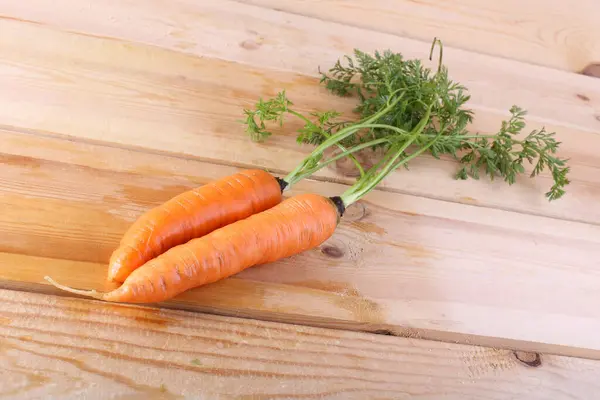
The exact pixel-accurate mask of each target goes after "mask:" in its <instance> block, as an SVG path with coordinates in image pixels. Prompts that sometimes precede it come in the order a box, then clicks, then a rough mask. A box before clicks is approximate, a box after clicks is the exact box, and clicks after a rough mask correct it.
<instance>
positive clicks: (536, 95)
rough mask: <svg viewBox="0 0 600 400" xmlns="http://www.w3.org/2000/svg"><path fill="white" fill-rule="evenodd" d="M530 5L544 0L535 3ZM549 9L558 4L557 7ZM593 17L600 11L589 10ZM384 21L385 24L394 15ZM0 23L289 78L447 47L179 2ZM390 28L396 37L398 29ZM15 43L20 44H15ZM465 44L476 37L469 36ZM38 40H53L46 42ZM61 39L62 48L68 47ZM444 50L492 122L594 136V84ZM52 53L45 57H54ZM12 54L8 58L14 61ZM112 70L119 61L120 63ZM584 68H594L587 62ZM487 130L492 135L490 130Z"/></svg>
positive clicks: (490, 41) (58, 9) (30, 14)
mask: <svg viewBox="0 0 600 400" xmlns="http://www.w3.org/2000/svg"><path fill="white" fill-rule="evenodd" d="M260 1H265V4H271V3H270V0H257V2H260ZM461 1H462V2H465V1H469V0H461ZM538 1H542V0H536V2H538ZM577 1H579V2H581V1H593V0H577ZM381 2H382V0H378V2H375V3H374V4H375V7H373V8H371V6H370V5H369V7H360V6H357V5H354V7H357V8H358V9H359V10H360V12H362V10H361V8H368V9H370V11H369V12H366V13H365V15H366V20H371V21H373V19H372V18H370V13H375V12H377V11H378V9H377V5H381ZM552 2H553V3H556V0H552ZM295 3H298V1H295V2H286V4H287V5H286V6H282V5H279V6H278V8H286V7H290V9H291V10H292V11H294V12H297V11H298V10H297V9H295V8H294V7H295V6H294V4H295ZM405 3H408V1H405ZM421 3H422V2H417V3H415V2H411V4H415V7H420V5H418V4H421ZM369 4H371V3H369ZM507 4H508V3H507ZM320 7H321V4H320V6H319V7H316V6H315V7H312V9H313V10H320V9H321V8H320ZM322 7H325V8H326V9H329V8H330V9H331V12H326V14H325V15H326V16H325V19H327V15H329V16H330V17H331V15H332V14H334V13H335V11H340V12H339V13H337V15H343V14H344V12H343V10H344V9H345V8H349V7H348V6H347V3H336V2H332V1H325V2H322ZM486 7H490V8H492V7H508V10H511V12H512V10H513V9H512V7H511V6H504V5H499V4H498V5H493V4H492V3H490V4H486V5H483V4H477V6H473V7H472V9H473V12H475V13H477V12H480V11H481V10H482V8H484V9H485V8H486ZM334 8H335V10H334ZM520 8H521V9H522V8H523V7H520ZM594 8H598V6H597V5H595V6H594ZM533 9H535V7H533ZM305 12H308V11H306V10H305ZM389 14H390V15H393V13H389ZM0 15H4V17H5V21H4V22H8V21H9V20H10V21H14V20H15V19H16V20H19V19H20V20H23V21H28V22H31V23H36V24H43V25H45V26H51V27H56V28H58V29H61V30H66V31H73V32H79V33H82V34H86V35H95V36H100V37H106V38H116V39H121V40H124V41H127V42H140V43H144V44H149V45H153V46H160V47H163V48H167V49H170V50H175V51H178V52H185V53H188V54H194V55H198V56H203V57H204V56H208V57H216V58H221V59H225V60H231V61H235V62H241V63H245V64H250V65H253V66H258V67H261V68H268V69H282V70H289V71H293V72H298V73H302V74H308V75H311V76H318V75H319V74H318V68H319V66H320V67H321V68H324V67H328V66H332V65H333V63H334V62H335V61H336V60H337V59H338V58H340V57H341V56H342V55H344V54H349V53H351V52H352V50H353V49H354V48H360V49H362V50H365V51H373V50H376V49H379V50H384V49H388V48H389V49H392V50H394V51H399V52H402V54H404V55H405V56H406V57H408V58H420V59H426V58H427V57H428V52H429V47H430V44H431V41H432V40H433V38H434V36H441V37H442V39H444V38H445V35H444V34H440V33H439V32H438V34H435V35H427V36H426V37H425V38H424V41H419V40H414V39H410V38H407V37H405V36H411V35H410V33H408V32H405V31H401V32H394V33H396V34H386V33H380V32H377V29H374V28H373V26H372V25H378V23H377V22H375V21H373V23H370V24H369V25H370V26H368V29H363V28H355V27H351V26H348V25H342V24H338V23H335V22H330V21H326V20H322V19H318V18H308V17H303V16H301V15H294V14H290V13H284V12H280V11H274V10H269V9H265V8H262V7H256V6H252V5H247V4H241V3H238V2H235V1H228V0H224V1H219V2H216V1H215V2H195V1H189V0H187V1H185V0H184V1H178V2H177V3H176V4H175V5H173V3H172V2H170V1H167V0H155V1H151V2H149V1H143V0H132V1H127V2H123V1H116V0H112V1H97V2H88V3H87V6H86V7H80V6H79V2H78V1H77V0H57V1H56V2H52V3H50V2H47V1H45V0H31V1H29V2H27V5H25V3H19V2H11V1H4V2H2V1H0ZM590 15H594V14H590ZM444 17H447V15H444ZM407 18H410V17H408V16H407ZM446 21H449V20H448V19H446ZM482 21H483V20H482ZM592 21H594V23H593V26H594V29H595V30H596V31H598V29H599V28H598V27H597V26H596V25H597V24H596V22H595V18H592ZM345 22H346V23H347V22H348V20H347V19H345ZM482 23H485V22H482ZM487 25H488V24H487V23H486V28H485V29H484V30H483V31H479V30H478V32H479V33H478V34H477V35H471V36H476V38H477V39H476V40H482V43H485V46H486V47H487V48H488V49H489V48H498V49H499V48H501V47H499V46H498V43H499V41H498V40H496V39H495V38H488V37H486V32H490V29H489V26H487ZM559 26H560V25H559ZM397 27H399V29H402V28H403V25H397ZM5 29H8V28H5ZM29 35H30V33H27V32H18V33H17V32H12V33H11V32H10V30H8V31H6V36H5V37H6V38H10V39H11V40H10V43H11V44H12V45H13V46H14V47H15V48H17V49H21V50H22V48H23V46H24V43H27V45H26V47H31V46H38V45H39V46H44V44H42V43H43V42H44V41H40V42H38V43H35V44H34V43H30V42H27V40H28V39H27V37H28V36H29ZM42 35H43V36H47V33H43V34H42V33H40V34H39V36H42ZM37 36H38V35H36V37H37ZM592 37H593V38H594V39H593V40H590V41H589V42H588V43H596V44H595V46H597V45H598V43H597V39H596V35H593V36H592ZM15 39H21V40H22V42H19V41H18V40H17V41H15ZM470 39H472V40H473V39H474V38H473V37H470ZM46 40H47V41H49V42H53V41H54V40H53V39H52V37H48V38H47V39H46ZM63 40H65V43H67V42H72V41H73V40H75V39H63ZM580 43H586V42H585V41H584V42H580ZM447 44H450V43H447ZM445 48H446V51H445V54H444V63H445V64H446V65H447V66H448V67H449V69H450V72H451V75H452V77H453V78H454V79H455V80H457V81H459V82H462V83H463V84H465V85H466V86H467V87H468V88H469V89H470V90H471V92H472V94H473V103H474V106H475V107H476V108H477V109H478V110H484V111H486V112H488V111H494V112H495V114H496V115H498V114H501V115H504V114H506V112H507V110H508V109H509V108H510V107H511V106H512V105H513V104H514V103H515V102H516V103H518V104H519V105H521V106H523V107H524V108H525V109H527V110H529V111H530V116H529V118H530V119H531V120H532V121H536V122H537V123H545V124H550V125H552V124H559V125H567V126H572V127H576V128H579V129H585V130H588V131H592V132H598V130H599V129H600V123H599V122H598V120H597V118H596V116H598V115H600V82H599V81H598V80H595V79H592V78H590V77H587V76H581V75H579V74H573V73H567V72H565V71H559V70H554V69H551V68H546V67H540V66H534V65H530V64H526V63H521V62H517V61H514V60H510V59H503V58H498V57H491V56H489V55H486V54H482V53H486V52H485V51H483V52H471V51H465V50H460V49H458V48H452V47H448V46H446V47H445ZM57 50H58V49H53V51H57ZM63 50H64V52H66V53H67V54H69V51H77V52H79V51H80V50H79V49H77V50H74V49H69V46H67V47H65V48H63ZM13 51H14V50H13ZM38 51H40V50H38ZM46 51H47V50H46ZM19 53H20V52H16V53H15V55H17V54H19ZM526 54H535V52H530V51H526ZM106 61H107V60H105V61H104V62H106ZM111 61H112V62H118V59H115V60H111ZM592 61H597V60H595V59H593V58H592ZM144 68H148V69H152V67H151V66H150V65H148V64H145V65H144ZM582 68H583V67H582ZM556 82H560V84H556ZM236 83H237V82H236ZM541 99H543V101H541ZM494 129H497V127H496V126H494Z"/></svg>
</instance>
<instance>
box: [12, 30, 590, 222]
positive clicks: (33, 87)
mask: <svg viewBox="0 0 600 400" xmlns="http://www.w3.org/2000/svg"><path fill="white" fill-rule="evenodd" d="M306 29H308V27H307V28H306ZM33 38H35V40H34V39H33ZM197 40H200V39H199V38H198V39H197ZM234 44H235V43H234ZM289 46H290V47H289V49H290V50H293V49H294V46H293V42H291V41H290V43H289ZM421 47H423V49H422V50H419V52H420V53H421V52H422V51H423V50H425V49H426V48H428V46H427V45H425V44H423V43H421ZM222 48H224V49H227V48H231V46H226V45H225V44H224V45H223V46H222ZM236 49H239V46H237V47H236ZM237 52H238V50H235V51H233V54H237ZM330 54H331V55H333V56H334V57H338V56H339V54H340V53H338V51H337V50H336V51H330ZM446 54H447V57H448V58H450V57H451V54H452V51H451V50H446ZM0 57H1V58H2V59H3V60H4V62H3V63H2V64H1V65H0V86H2V88H3V90H2V91H1V92H0V102H1V104H2V107H0V125H5V126H10V127H20V128H26V129H35V130H39V131H46V132H52V133H58V134H64V135H68V136H70V137H73V138H85V139H92V140H103V141H108V142H112V143H115V144H119V145H126V146H134V147H137V148H143V149H147V150H153V151H154V150H160V151H169V152H173V153H180V154H185V155H191V156H194V157H199V158H202V159H205V160H210V161H213V162H219V163H228V164H235V165H259V166H263V167H267V168H269V169H271V170H273V171H289V170H291V169H293V168H294V167H295V166H296V165H297V164H298V163H299V162H300V161H301V160H302V159H303V157H305V155H306V154H307V148H305V147H300V146H298V145H297V144H296V142H295V139H294V136H293V132H292V131H291V130H292V129H294V128H295V127H298V125H297V124H294V123H293V122H292V123H290V125H289V127H290V128H289V130H288V131H286V134H281V135H279V136H277V137H276V138H274V139H273V140H271V141H269V142H268V143H266V144H263V145H255V144H253V143H251V142H250V141H249V139H248V138H247V136H246V135H245V133H244V131H243V126H242V125H241V124H240V123H239V119H240V118H241V117H242V115H243V114H242V110H243V107H246V106H249V105H251V104H252V103H254V102H256V101H257V99H258V98H259V97H261V96H273V95H274V94H275V93H276V92H277V91H279V90H282V89H287V91H288V94H289V96H290V97H291V99H292V100H293V101H294V102H295V103H296V104H297V107H298V108H299V109H300V110H308V109H321V110H323V109H331V108H335V109H338V110H342V111H348V112H349V111H350V110H351V109H352V107H353V105H354V101H353V100H351V99H339V98H337V97H333V96H331V95H328V94H327V93H325V91H324V89H322V88H321V87H319V85H318V82H317V79H316V78H313V77H307V76H305V75H299V74H296V73H290V72H281V71H278V72H275V71H268V72H267V71H265V70H264V68H259V67H258V66H257V67H249V66H244V65H240V64H238V63H232V62H226V61H221V60H216V59H212V58H208V57H206V58H198V57H196V56H192V55H187V54H181V53H178V52H174V51H170V50H165V49H161V48H158V47H155V46H147V45H142V44H132V43H129V42H124V41H117V40H112V39H105V38H97V37H88V36H82V35H76V34H73V33H65V32H62V31H57V30H54V29H50V28H47V27H44V26H39V25H36V24H29V23H25V22H19V21H12V20H10V21H9V20H4V21H2V24H1V25H0ZM273 57H275V54H271V55H270V57H269V58H266V59H265V60H271V59H273ZM282 57H284V58H285V57H286V54H282ZM319 63H320V61H319V60H318V59H314V61H312V62H311V64H312V65H313V67H315V68H316V66H317V65H318V64H319ZM488 64H490V65H494V64H497V62H496V61H494V63H492V62H491V61H490V62H489V63H488ZM514 68H515V70H517V69H516V67H514ZM469 71H474V70H470V69H469V70H465V73H467V74H468V73H469ZM498 73H500V72H498ZM548 73H549V74H550V75H546V74H540V73H538V74H537V76H538V78H539V83H538V88H539V89H540V90H541V92H539V93H536V94H535V97H530V96H531V94H530V90H529V89H528V90H524V91H519V90H518V89H516V88H517V87H519V86H522V85H525V84H526V82H527V81H528V79H529V77H527V76H520V77H510V79H509V77H505V79H504V80H501V81H500V82H499V83H497V85H498V86H497V87H496V89H494V90H493V91H489V90H487V91H486V92H487V93H488V94H487V95H486V94H485V93H483V92H480V94H479V95H478V96H476V97H477V98H482V99H486V100H484V103H485V102H487V101H489V99H491V101H497V100H498V99H499V98H504V99H505V105H504V107H503V108H504V109H505V110H507V109H508V108H509V107H510V105H511V104H513V102H517V103H521V100H522V99H524V98H527V97H529V98H530V101H529V102H527V103H526V104H522V105H523V106H524V107H526V108H528V109H529V108H530V106H532V105H534V104H548V102H546V101H544V102H540V101H539V99H540V98H542V97H544V98H546V97H548V98H550V99H551V100H549V101H550V102H552V101H553V100H552V99H559V100H558V101H559V102H562V100H561V99H564V101H565V102H577V101H579V102H580V103H581V100H578V99H577V97H576V93H577V92H576V91H574V92H571V93H568V94H564V95H561V94H560V93H555V92H554V91H555V90H557V88H559V89H558V90H559V91H561V92H562V91H563V90H564V89H562V88H564V81H563V80H562V79H561V77H558V76H557V77H552V74H553V73H554V72H552V71H548ZM528 75H531V76H532V77H533V76H534V75H535V74H534V71H530V72H529V73H528ZM567 75H568V74H567ZM568 76H569V77H573V79H575V80H582V82H581V83H582V84H583V81H585V82H588V83H589V85H588V86H589V87H587V90H586V91H585V93H587V96H589V97H590V98H596V96H595V95H592V94H591V93H592V92H594V91H597V92H598V96H597V99H598V101H600V80H596V79H594V78H590V77H583V76H576V75H573V74H571V75H568ZM479 79H481V80H482V81H481V82H482V84H481V86H482V87H487V86H489V85H493V84H494V83H495V82H498V79H497V76H496V75H495V74H491V75H489V78H487V79H486V78H485V75H483V74H482V75H481V77H480V78H479ZM554 81H561V83H562V84H561V85H555V84H552V82H554ZM510 82H512V83H511V85H514V87H515V90H514V91H513V90H512V89H510V87H509V88H504V89H502V86H503V85H507V84H508V83H510ZM544 91H546V92H544ZM547 91H551V92H552V93H550V92H547ZM500 92H501V93H503V94H501V95H499V96H497V95H496V94H497V93H500ZM590 102H591V105H585V104H583V103H582V105H581V106H579V107H578V109H579V110H580V111H581V112H583V113H593V112H595V111H594V104H595V103H594V102H595V100H594V101H592V100H590ZM477 103H478V101H477V99H475V100H474V104H477ZM562 109H563V108H562V105H555V107H553V108H552V109H548V110H547V112H546V116H545V117H543V118H544V119H546V118H553V116H552V115H551V114H553V113H557V112H561V110H562ZM503 112H504V110H497V109H493V108H491V106H490V104H484V105H483V106H481V109H480V110H479V112H478V115H477V122H476V123H475V124H474V128H473V129H480V130H482V131H494V130H497V129H498V127H499V124H500V120H501V118H504V117H505V116H503V115H501V114H502V113H503ZM570 115H571V116H572V115H577V112H573V114H570ZM565 118H566V117H565ZM587 119H589V120H590V121H592V122H593V125H594V126H599V127H600V121H598V120H596V118H595V117H593V115H588V118H587ZM582 121H583V119H582ZM582 124H584V123H582ZM531 126H532V127H534V126H537V127H539V126H540V125H539V123H535V121H532V123H531ZM547 127H548V128H549V129H556V130H557V131H558V133H557V137H558V138H559V140H562V141H563V142H564V144H563V146H562V154H563V155H564V156H565V157H569V158H570V159H571V165H572V168H573V172H572V174H571V178H572V180H573V183H572V184H571V185H570V186H569V193H570V195H569V196H567V197H565V198H564V199H562V200H561V201H560V202H555V203H549V202H548V201H546V199H545V198H544V196H543V193H545V191H547V189H548V188H549V186H550V182H551V181H550V177H549V176H548V175H547V174H545V175H544V176H543V177H540V178H539V179H535V180H530V179H528V178H527V177H523V178H521V179H519V184H518V185H513V186H512V187H508V186H507V185H506V184H505V183H504V182H502V181H496V182H493V183H491V182H489V180H488V179H482V180H480V181H470V182H464V181H456V180H454V179H453V178H452V176H453V174H454V173H455V171H456V169H457V167H456V164H455V163H454V162H452V161H445V162H440V161H438V160H433V159H431V158H427V157H423V158H421V159H419V160H416V161H415V162H414V163H412V171H411V173H406V172H405V171H398V172H397V173H395V174H392V175H391V176H390V177H389V178H388V179H387V180H386V182H385V183H384V184H383V185H381V188H383V189H387V190H392V191H397V192H402V193H408V194H416V195H419V196H425V197H430V198H435V199H443V200H448V201H453V202H459V203H467V204H476V205H480V206H488V207H495V208H501V209H507V210H514V211H520V212H526V213H531V214H539V215H547V216H552V217H556V218H562V219H568V220H574V221H584V222H588V223H595V224H600V207H597V206H595V203H596V201H595V200H596V199H597V198H599V197H600V185H599V181H600V172H599V171H600V168H599V165H600V160H599V159H598V157H599V156H598V152H597V151H595V149H597V148H600V134H598V132H597V131H593V130H591V129H592V128H593V126H592V125H591V124H590V125H589V128H590V130H589V131H588V130H585V129H580V128H574V127H569V126H567V125H564V124H563V125H561V122H559V121H555V122H553V123H552V124H549V125H547ZM250 149H251V150H250ZM344 172H345V171H344V170H343V169H342V170H341V172H340V171H332V170H327V171H323V172H320V173H318V176H321V177H329V178H335V179H338V180H340V179H341V180H344V181H348V178H347V177H344ZM424 176H426V177H427V178H425V179H424V178H423V177H424ZM499 191H502V196H499V195H498V192H499Z"/></svg>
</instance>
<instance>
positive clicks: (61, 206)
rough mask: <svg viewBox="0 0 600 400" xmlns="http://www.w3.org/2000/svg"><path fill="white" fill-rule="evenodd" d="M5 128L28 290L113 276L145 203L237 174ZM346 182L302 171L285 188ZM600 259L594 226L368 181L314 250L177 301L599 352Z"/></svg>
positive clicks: (11, 265)
mask: <svg viewBox="0 0 600 400" xmlns="http://www.w3.org/2000/svg"><path fill="white" fill-rule="evenodd" d="M0 138H1V139H2V142H3V143H5V149H6V150H5V151H7V153H5V154H3V155H0V160H1V162H2V166H3V167H2V180H1V181H0V194H2V196H3V199H4V205H5V207H7V209H10V210H11V212H10V213H7V214H5V215H3V216H2V217H0V232H1V233H2V237H4V239H3V241H2V242H1V243H0V251H3V252H4V253H0V278H2V279H3V281H4V283H3V285H4V286H5V287H11V288H17V287H18V288H28V289H31V290H37V286H36V285H37V284H46V282H45V281H44V280H43V277H44V275H46V274H50V275H51V276H53V277H54V278H55V279H58V280H60V281H61V282H63V283H65V284H68V285H74V286H76V287H81V288H95V289H106V288H105V287H104V278H103V276H105V274H106V263H107V261H108V258H109V256H110V253H111V252H112V250H113V249H114V248H115V247H116V246H117V245H118V242H119V239H120V237H121V235H122V234H123V233H124V231H125V230H126V229H127V227H128V226H129V225H130V224H131V223H132V222H133V221H134V219H135V218H136V217H137V216H138V215H140V214H141V213H142V212H144V211H145V210H147V209H149V208H150V207H153V206H156V205H159V204H160V203H161V202H163V201H165V200H167V199H168V198H170V197H172V196H174V195H175V194H177V193H180V192H181V191H184V190H186V189H189V188H192V187H194V186H197V185H201V184H203V183H205V182H208V181H209V180H211V179H216V178H218V177H219V176H225V175H228V174H231V173H232V172H234V171H235V168H233V167H229V166H221V165H215V164H209V163H204V162H200V161H196V160H193V159H185V158H177V157H173V156H166V155H164V154H149V153H146V152H143V151H139V150H138V151H133V150H127V149H122V148H118V147H112V146H106V145H100V144H92V143H81V142H73V141H69V140H66V139H59V138H55V137H47V136H44V135H40V134H32V133H30V134H26V133H14V132H7V131H0ZM413 173H414V172H413ZM342 189H343V188H342V187H341V186H340V185H334V184H331V183H325V182H315V181H307V182H304V183H303V184H301V185H299V186H298V187H297V188H296V190H294V191H293V192H292V194H293V193H298V192H301V191H313V192H317V193H325V194H331V195H332V194H335V193H339V192H340V191H342ZM11 253H16V254H19V255H18V256H17V255H14V254H11ZM23 255H26V256H23ZM35 257H40V258H35ZM598 259H600V227H598V226H595V225H590V224H582V223H577V222H570V221H562V220H557V219H551V218H545V217H538V216H532V215H527V214H519V213H513V212H507V211H502V210H495V209H490V208H485V207H476V206H465V205H460V204H454V203H448V202H443V201H439V200H430V199H423V198H419V197H416V196H409V195H402V194H397V193H391V192H377V193H374V194H373V195H371V196H369V197H368V199H367V200H366V201H363V202H361V203H359V204H358V205H357V206H355V207H352V208H351V209H350V210H349V211H348V213H347V214H346V215H345V216H344V219H343V223H342V224H341V225H340V226H339V228H338V230H337V232H336V233H335V235H334V236H333V237H332V238H331V239H330V240H329V241H327V242H326V243H325V244H324V245H323V246H321V247H320V248H318V249H315V250H312V251H308V252H306V253H305V254H302V255H299V256H296V257H292V258H290V259H286V260H282V261H280V262H277V263H273V264H270V265H265V266H260V267H255V268H252V269H250V270H247V271H244V272H243V273H241V274H239V275H238V276H237V278H236V279H235V280H228V281H226V282H223V283H222V284H220V285H217V286H211V287H207V288H199V289H197V290H193V291H190V292H189V293H187V294H186V295H184V296H181V297H180V298H179V299H177V301H175V302H171V303H170V305H171V306H182V307H186V308H195V309H199V310H205V311H206V310H211V311H218V312H220V313H225V314H230V315H231V314H233V315H235V314H236V313H240V312H243V313H244V315H247V316H252V317H260V318H268V319H272V320H281V319H286V320H289V321H294V322H300V321H302V322H303V323H309V324H315V323H319V324H330V325H336V326H340V325H343V326H346V327H351V328H353V329H362V330H369V331H376V330H378V329H388V330H392V331H393V332H396V333H397V334H402V333H403V332H404V328H406V327H410V328H412V329H414V330H416V331H417V332H418V334H419V335H420V336H422V337H442V338H444V339H447V340H458V341H462V340H464V339H463V338H462V335H465V334H469V335H476V336H478V337H477V338H474V339H470V340H473V341H474V343H490V341H491V342H495V340H497V339H511V340H520V341H523V342H524V343H523V344H522V345H521V347H523V348H529V346H531V343H532V342H539V343H542V344H545V345H546V346H547V347H545V351H552V352H554V353H561V354H581V353H580V351H579V349H586V350H587V351H590V353H589V354H590V356H593V357H599V355H600V353H599V351H600V340H599V339H598V336H597V335H596V334H595V333H594V332H597V331H598V330H600V301H599V300H598V296H597V281H598V273H599V271H598V265H597V260H598ZM74 261H81V262H84V264H80V263H77V262H74ZM90 263H92V264H90ZM541 277H543V279H542V278H541ZM238 279H240V280H241V281H239V280H238ZM574 330H575V331H578V332H580V334H578V335H573V331H574ZM507 343H510V342H507Z"/></svg>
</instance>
